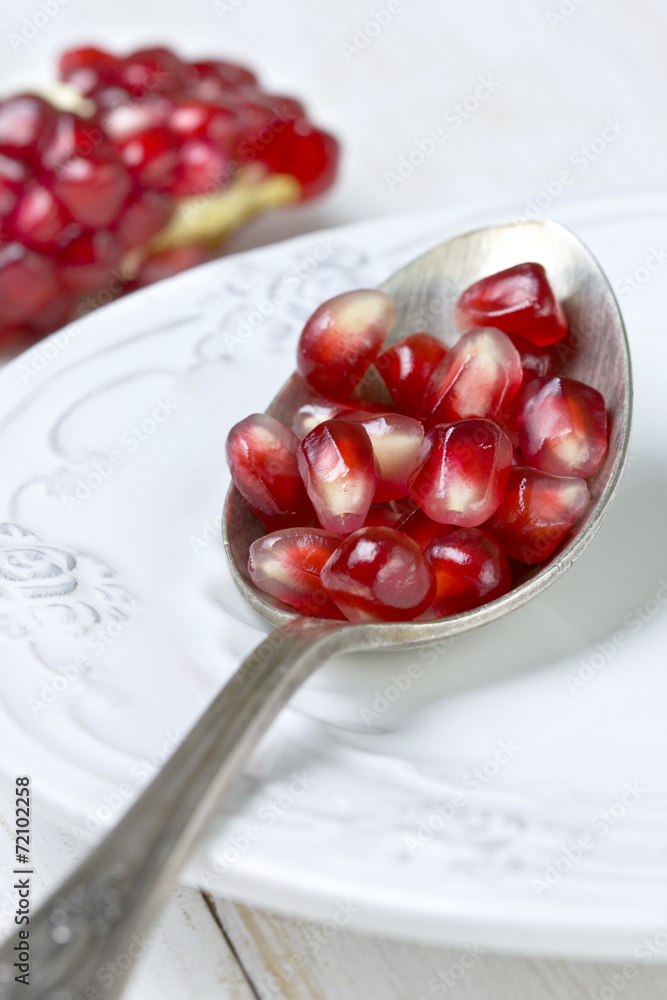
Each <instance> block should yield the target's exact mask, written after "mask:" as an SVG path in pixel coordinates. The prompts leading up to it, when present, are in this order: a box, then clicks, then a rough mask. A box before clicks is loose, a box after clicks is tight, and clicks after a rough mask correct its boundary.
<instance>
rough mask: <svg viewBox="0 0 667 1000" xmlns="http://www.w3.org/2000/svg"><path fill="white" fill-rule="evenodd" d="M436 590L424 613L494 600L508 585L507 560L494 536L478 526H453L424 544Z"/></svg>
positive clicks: (442, 614) (440, 614)
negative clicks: (433, 598)
mask: <svg viewBox="0 0 667 1000" xmlns="http://www.w3.org/2000/svg"><path fill="white" fill-rule="evenodd" d="M426 558H427V559H428V561H429V562H430V564H431V566H432V567H433V571H434V573H435V582H436V586H437V592H436V596H435V601H434V602H433V605H432V607H431V608H429V610H428V611H427V612H426V615H424V616H423V617H428V619H429V620H430V619H433V618H446V617H447V616H448V615H459V614H462V612H464V611H472V609H473V608H479V607H480V606H481V605H482V604H488V603H489V602H490V601H495V599H496V598H497V597H502V596H503V594H506V593H507V592H508V590H509V589H510V587H511V585H512V574H511V572H510V568H509V563H508V562H507V558H506V556H505V554H504V552H503V550H502V549H501V547H500V545H499V544H498V542H497V541H496V540H495V538H492V537H491V535H489V534H488V532H486V531H483V530H481V529H480V528H454V529H452V530H451V531H448V532H446V534H444V535H440V536H439V537H436V538H434V539H433V540H432V541H431V542H430V543H429V545H428V546H427V548H426Z"/></svg>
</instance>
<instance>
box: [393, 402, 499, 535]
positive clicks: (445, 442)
mask: <svg viewBox="0 0 667 1000" xmlns="http://www.w3.org/2000/svg"><path fill="white" fill-rule="evenodd" d="M511 463H512V445H511V444H510V441H509V439H508V438H507V436H506V435H505V434H504V433H503V431H501V429H500V427H498V426H497V425H496V424H494V423H492V421H490V420H460V421H458V422H457V423H454V424H438V425H437V426H435V427H433V428H432V429H431V430H430V431H429V432H428V434H427V435H426V437H425V438H424V442H423V444H422V446H421V449H420V451H419V457H418V463H417V466H416V468H415V469H414V471H413V472H412V474H411V476H410V495H411V497H412V498H413V500H415V502H416V503H418V504H419V506H420V507H421V508H422V510H423V511H424V513H426V514H428V516H429V517H430V518H432V519H433V520H434V521H440V522H441V523H442V524H456V525H459V526H460V527H462V528H475V527H477V526H478V525H479V524H482V523H483V522H484V521H486V520H487V519H488V518H489V517H491V515H492V514H493V512H494V511H495V510H496V508H497V507H498V506H499V505H500V501H501V500H502V497H503V492H504V489H505V483H506V482H507V476H508V472H509V468H510V465H511Z"/></svg>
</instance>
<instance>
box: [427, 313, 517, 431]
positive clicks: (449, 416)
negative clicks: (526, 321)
mask: <svg viewBox="0 0 667 1000" xmlns="http://www.w3.org/2000/svg"><path fill="white" fill-rule="evenodd" d="M522 378H523V372H522V370H521V358H520V357H519V352H518V351H517V349H516V347H515V346H514V344H513V343H512V341H511V340H510V338H509V337H508V336H507V334H505V333H502V332H501V331H500V330H494V329H491V328H488V329H480V330H471V331H470V332H469V333H464V334H463V336H462V337H460V338H459V340H457V342H456V343H455V344H454V346H453V347H452V348H451V350H449V351H448V352H447V355H446V356H445V358H444V360H443V361H442V362H441V363H440V364H439V365H438V367H437V368H436V369H435V371H434V372H433V374H432V376H431V378H430V381H429V384H428V386H427V389H426V393H425V396H424V407H423V414H424V417H425V419H427V420H428V421H430V422H431V423H432V424H433V423H436V424H438V423H450V422H451V421H453V420H465V419H466V418H468V417H486V418H489V419H490V420H495V419H496V417H498V416H499V415H500V414H501V413H503V412H504V411H505V410H506V409H507V408H508V406H509V404H510V403H511V401H512V399H513V398H514V396H515V395H516V394H517V392H518V391H519V388H520V386H521V380H522Z"/></svg>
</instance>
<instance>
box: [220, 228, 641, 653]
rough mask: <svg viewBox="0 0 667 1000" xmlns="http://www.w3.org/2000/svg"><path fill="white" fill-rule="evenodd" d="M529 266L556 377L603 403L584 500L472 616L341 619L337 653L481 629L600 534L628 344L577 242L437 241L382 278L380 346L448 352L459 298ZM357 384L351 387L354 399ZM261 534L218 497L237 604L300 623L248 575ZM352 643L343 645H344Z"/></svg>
mask: <svg viewBox="0 0 667 1000" xmlns="http://www.w3.org/2000/svg"><path fill="white" fill-rule="evenodd" d="M524 261H535V262H537V263H540V264H543V265H544V267H545V269H546V271H547V274H548V276H549V282H550V284H551V286H552V288H553V290H554V293H555V295H556V298H557V299H559V300H560V302H561V303H562V305H563V307H564V309H565V314H566V316H567V319H568V324H569V328H570V335H569V337H568V338H567V341H566V342H565V343H563V344H561V345H558V344H557V345H556V349H557V350H559V353H560V354H561V361H560V362H559V365H558V368H559V374H562V375H565V376H567V377H568V378H573V379H578V380H579V381H581V382H585V383H587V384H588V385H591V386H593V387H594V388H595V389H597V390H598V391H599V392H600V393H602V396H603V398H604V400H605V402H606V404H607V412H608V418H609V449H608V452H607V455H606V458H605V461H604V464H603V465H602V467H601V468H600V469H599V470H598V471H597V472H596V473H595V475H594V476H591V477H590V478H589V479H588V480H587V482H588V486H589V489H590V494H591V501H590V503H589V505H588V507H587V509H586V510H585V512H584V514H583V516H582V517H581V518H580V519H579V520H578V522H577V523H576V524H575V525H574V527H573V529H572V530H571V532H570V533H569V535H568V536H567V538H566V541H565V543H564V544H561V545H560V546H559V548H558V549H557V550H556V552H554V553H553V554H552V555H551V556H550V557H549V558H548V559H547V560H545V561H544V562H543V563H539V564H537V565H535V566H532V567H527V568H526V572H525V574H524V577H523V580H522V582H521V583H520V584H519V585H518V586H516V587H514V588H513V589H512V590H511V591H510V592H509V593H508V594H506V595H505V596H504V597H501V598H498V599H497V600H495V601H493V602H492V603H490V604H485V605H482V607H480V608H476V609H475V610H473V611H468V612H465V613H464V614H460V615H455V616H451V617H448V618H444V619H441V620H439V621H431V622H398V623H396V622H378V623H373V624H364V625H351V624H349V623H348V624H346V623H344V622H342V623H340V624H339V626H338V627H339V628H341V629H345V630H346V636H345V649H346V650H351V649H352V648H357V649H364V648H374V649H376V648H381V647H386V646H392V647H395V648H401V647H403V648H405V647H409V646H414V645H421V644H423V643H427V642H430V641H432V640H435V639H442V638H444V637H448V636H453V635H458V634H460V633H462V632H467V631H470V630H471V629H473V628H477V627H478V626H479V625H485V624H487V623H488V622H491V621H493V620H494V619H496V618H499V617H501V616H502V615H505V614H507V613H508V612H510V611H514V610H515V609H516V608H519V607H521V605H522V604H525V603H526V602H527V601H529V600H530V599H531V598H533V597H536V596H537V595H538V594H540V593H541V592H542V591H543V590H545V589H546V588H547V587H548V586H549V585H550V584H551V583H553V582H554V580H556V579H558V577H559V576H561V575H562V574H563V573H564V572H565V570H567V569H568V568H569V567H570V566H571V565H572V563H573V562H574V560H575V559H576V558H577V557H578V556H579V555H580V554H581V552H583V550H584V549H585V548H586V546H587V545H588V544H589V543H590V542H591V541H592V539H593V537H594V535H595V534H596V533H597V531H598V529H599V528H600V526H601V524H602V522H603V520H604V518H605V516H606V514H607V511H608V509H609V503H610V501H611V499H612V498H613V496H614V494H615V492H616V489H617V487H618V484H619V481H620V478H621V473H622V471H623V467H624V464H625V460H626V455H627V448H628V439H629V431H630V416H631V409H632V382H631V371H630V357H629V351H628V344H627V339H626V335H625V329H624V326H623V320H622V317H621V313H620V310H619V308H618V305H617V303H616V299H615V298H614V294H613V292H612V290H611V287H610V285H609V282H608V281H607V279H606V277H605V275H604V273H603V271H602V269H601V268H600V266H599V264H598V263H597V261H596V260H595V258H594V257H593V256H592V255H591V253H590V252H589V251H588V250H587V249H586V247H584V245H583V244H582V243H581V241H580V240H578V239H577V237H576V236H574V234H573V233H571V232H570V231H569V230H568V229H565V228H564V227H563V226H560V225H558V224H557V223H555V222H548V221H547V222H525V223H517V224H511V225H502V226H492V227H489V228H486V229H478V230H475V231H474V232H471V233H466V234H465V235H463V236H457V237H455V238H454V239H451V240H448V241H447V242H446V243H442V244H441V245H440V246H437V247H435V248H434V249H433V250H429V251H428V253H426V254H424V255H423V256H421V257H419V258H418V259H417V260H414V261H412V263H410V264H408V265H407V266H406V267H403V268H402V269H401V270H400V271H398V272H397V273H396V274H394V275H393V276H392V277H391V278H389V279H388V280H387V281H386V282H385V283H384V284H383V285H381V286H380V287H381V289H382V291H384V292H386V293H387V294H388V295H389V296H391V298H392V299H393V300H394V303H395V305H396V322H395V324H394V327H393V329H392V331H391V333H390V334H389V337H388V339H387V343H386V347H389V346H391V344H392V343H395V342H396V341H398V340H400V339H401V338H403V337H405V336H407V334H409V333H414V332H415V331H417V330H427V331H428V332H429V333H431V334H433V335H434V336H436V337H438V338H439V339H440V340H442V341H443V343H444V344H446V345H447V346H448V347H450V346H452V344H454V342H455V341H456V340H457V339H458V337H459V335H460V334H459V331H458V330H457V329H456V328H455V326H454V307H455V305H456V301H457V299H458V297H459V295H460V294H461V292H462V291H463V290H464V289H465V288H467V287H468V286H469V285H471V284H472V283H473V282H475V281H477V280H478V279H479V278H482V277H484V276H485V275H488V274H493V273H495V272H496V271H500V270H503V269H504V268H507V267H511V266H512V265H513V264H520V263H522V262H524ZM364 388H365V387H364V385H363V384H362V386H361V387H360V395H362V396H363V393H364ZM308 391H309V390H308V388H307V386H306V384H305V382H304V380H303V379H302V378H301V377H300V376H299V375H296V374H295V375H293V376H292V377H291V379H289V381H288V382H287V383H286V384H285V385H284V386H283V388H282V389H281V390H280V392H279V393H278V395H277V396H276V397H275V399H274V400H273V402H272V403H271V404H270V406H269V407H268V409H267V413H269V414H270V415H271V416H272V417H275V418H276V419H277V420H281V421H282V422H283V423H285V424H287V425H288V426H289V425H290V424H291V422H292V417H293V415H294V413H295V412H296V410H297V409H298V407H299V406H300V405H301V404H302V403H303V402H304V401H305V398H306V396H307V394H308ZM263 534H265V531H264V528H263V527H262V525H261V524H260V523H259V521H258V520H257V519H256V518H255V516H254V515H253V514H252V512H251V511H250V510H249V508H248V507H247V505H246V503H245V501H244V500H243V498H242V497H241V494H240V493H239V492H238V490H237V489H236V487H234V486H232V487H231V488H230V490H229V493H228V495H227V500H226V504H225V516H224V519H223V536H224V542H225V551H226V553H227V558H228V560H229V564H230V568H231V572H232V575H233V578H234V581H235V583H236V585H237V587H238V588H239V590H240V591H241V593H242V594H243V596H244V598H245V599H246V600H247V601H248V603H249V604H251V605H252V607H253V608H254V609H255V610H256V611H258V612H259V614H261V615H262V616H263V617H264V618H266V619H267V620H268V621H270V622H271V623H273V624H274V625H284V624H285V623H287V622H289V621H293V620H295V619H299V618H306V616H302V615H299V614H298V612H295V611H294V609H293V608H290V607H289V606H288V605H286V604H283V603H282V602H281V601H279V600H277V599H276V598H273V597H271V596H270V595H269V594H266V593H265V592H264V591H261V590H259V589H258V588H257V587H256V586H255V585H254V584H253V582H252V580H251V579H250V576H249V573H248V550H249V548H250V545H251V543H252V542H253V541H255V539H256V538H259V537H260V536H261V535H263ZM352 644H353V645H352Z"/></svg>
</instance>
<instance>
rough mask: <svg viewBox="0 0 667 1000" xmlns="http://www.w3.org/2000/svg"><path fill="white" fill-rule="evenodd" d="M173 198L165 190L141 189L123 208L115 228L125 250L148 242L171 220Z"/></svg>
mask: <svg viewBox="0 0 667 1000" xmlns="http://www.w3.org/2000/svg"><path fill="white" fill-rule="evenodd" d="M173 210H174V202H173V199H172V198H171V197H170V196H169V195H168V194H166V193H165V192H164V191H151V190H146V191H140V192H138V193H137V194H136V195H135V196H134V197H133V198H132V199H131V200H130V201H129V202H127V203H126V205H125V207H124V208H123V214H122V215H121V217H120V221H119V222H118V225H117V226H116V228H115V229H114V232H115V234H116V238H117V240H118V242H119V244H120V245H121V247H122V249H123V250H130V249H131V248H132V247H137V246H141V245H142V244H143V243H148V241H149V240H151V239H152V238H153V237H154V236H156V235H157V233H159V232H160V230H161V229H164V227H165V226H166V225H167V223H168V222H169V220H170V218H171V215H172V212H173Z"/></svg>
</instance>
